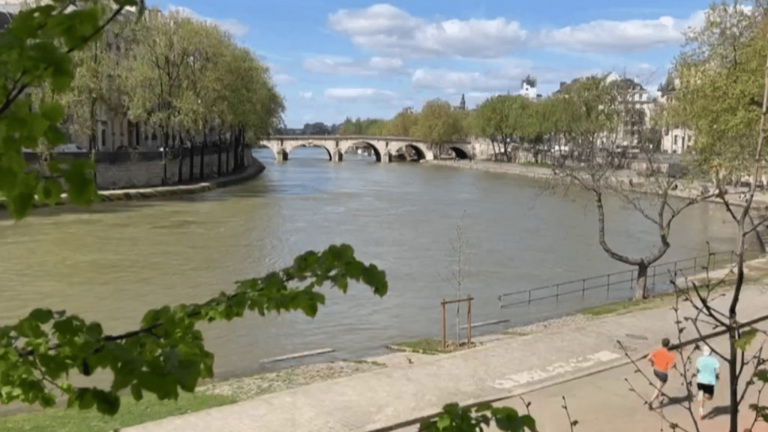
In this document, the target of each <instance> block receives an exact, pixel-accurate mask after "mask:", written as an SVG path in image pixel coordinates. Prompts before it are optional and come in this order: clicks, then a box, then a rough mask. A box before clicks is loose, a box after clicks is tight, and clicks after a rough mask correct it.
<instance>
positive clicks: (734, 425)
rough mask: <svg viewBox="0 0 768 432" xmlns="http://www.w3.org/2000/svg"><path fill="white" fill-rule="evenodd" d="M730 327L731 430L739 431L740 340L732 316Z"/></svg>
mask: <svg viewBox="0 0 768 432" xmlns="http://www.w3.org/2000/svg"><path fill="white" fill-rule="evenodd" d="M729 324H730V329H728V342H729V344H728V345H729V356H728V378H729V381H730V382H729V383H728V395H729V401H730V402H731V404H730V405H731V406H730V427H729V428H728V430H729V431H730V432H739V380H738V379H737V377H738V376H739V375H738V370H737V365H736V362H738V354H739V352H738V348H736V341H737V340H738V338H739V337H738V336H739V335H738V333H737V331H736V325H737V323H736V320H735V319H733V317H731V319H730V320H729Z"/></svg>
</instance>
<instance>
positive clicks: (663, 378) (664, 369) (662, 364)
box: [648, 338, 675, 410]
mask: <svg viewBox="0 0 768 432" xmlns="http://www.w3.org/2000/svg"><path fill="white" fill-rule="evenodd" d="M668 348H669V339H667V338H664V339H662V340H661V348H658V349H656V350H655V351H653V352H652V353H651V354H650V355H649V356H648V361H649V362H651V366H653V375H654V376H655V377H656V379H657V380H658V383H657V384H656V391H655V392H654V393H653V397H652V398H651V400H650V401H648V409H649V410H652V409H653V403H654V402H656V399H658V398H659V396H661V389H662V388H664V385H665V384H666V383H667V381H668V380H669V370H670V369H671V368H672V366H674V365H675V353H673V352H671V351H669V349H668Z"/></svg>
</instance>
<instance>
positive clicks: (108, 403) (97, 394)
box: [93, 390, 120, 416]
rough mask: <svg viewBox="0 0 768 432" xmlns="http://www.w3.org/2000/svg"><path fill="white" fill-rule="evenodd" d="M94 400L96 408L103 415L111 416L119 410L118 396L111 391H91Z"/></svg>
mask: <svg viewBox="0 0 768 432" xmlns="http://www.w3.org/2000/svg"><path fill="white" fill-rule="evenodd" d="M93 396H94V399H95V400H96V410H97V411H98V412H100V413H102V414H104V415H108V416H113V415H115V414H117V412H118V411H119V410H120V397H119V396H118V395H116V394H115V393H112V392H106V391H103V390H94V391H93Z"/></svg>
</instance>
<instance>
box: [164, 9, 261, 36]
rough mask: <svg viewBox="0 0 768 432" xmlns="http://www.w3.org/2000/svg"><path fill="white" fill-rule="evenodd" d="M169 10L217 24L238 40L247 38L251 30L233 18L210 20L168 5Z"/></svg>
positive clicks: (191, 11) (193, 12)
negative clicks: (243, 37)
mask: <svg viewBox="0 0 768 432" xmlns="http://www.w3.org/2000/svg"><path fill="white" fill-rule="evenodd" d="M168 10H169V11H175V12H178V13H180V14H182V15H186V16H188V17H190V18H194V19H197V20H200V21H205V22H208V23H211V24H215V25H217V26H219V27H221V28H222V29H223V30H224V31H227V32H229V33H230V34H231V35H232V36H234V37H238V38H239V37H242V36H245V35H246V34H247V33H248V30H249V29H248V26H247V25H245V24H243V23H242V22H240V21H238V20H236V19H233V18H229V19H216V18H208V17H204V16H202V15H199V14H198V13H197V12H195V11H193V10H192V9H190V8H187V7H184V6H175V5H168Z"/></svg>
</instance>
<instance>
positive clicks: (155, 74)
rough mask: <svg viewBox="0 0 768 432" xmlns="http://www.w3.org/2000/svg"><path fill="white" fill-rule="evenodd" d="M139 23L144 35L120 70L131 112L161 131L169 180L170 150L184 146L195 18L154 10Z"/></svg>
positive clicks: (165, 171)
mask: <svg viewBox="0 0 768 432" xmlns="http://www.w3.org/2000/svg"><path fill="white" fill-rule="evenodd" d="M137 27H138V28H137V32H138V33H140V34H141V35H142V37H141V38H138V39H137V43H136V44H135V45H133V46H132V47H131V48H130V51H129V53H128V56H129V59H128V61H127V62H126V64H125V66H124V67H123V68H121V70H120V74H121V78H122V81H123V82H124V83H125V86H126V93H127V94H128V97H127V105H128V113H129V115H130V116H131V117H132V118H145V119H146V121H147V123H148V124H149V125H150V126H152V127H153V128H155V129H156V130H159V131H160V135H161V137H162V151H163V184H167V182H168V172H167V160H168V150H169V149H170V148H171V147H173V148H175V147H177V146H178V147H181V141H182V139H181V136H180V135H181V130H180V129H179V128H180V126H181V106H180V105H181V101H182V98H183V93H184V77H185V76H186V75H187V74H188V72H187V68H188V67H189V65H190V59H191V58H192V57H193V55H194V49H193V46H192V44H191V41H190V36H191V35H192V34H193V27H194V22H193V20H192V19H191V18H189V17H187V16H185V15H184V14H182V13H181V12H178V11H171V12H169V13H168V14H167V15H164V14H162V13H160V12H159V11H157V10H153V11H151V12H150V13H149V14H147V16H146V19H143V20H141V21H140V22H139V23H138V24H137ZM179 154H180V153H179Z"/></svg>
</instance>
